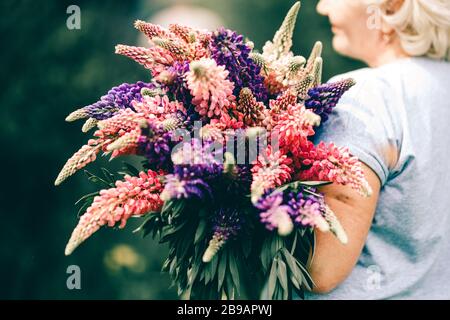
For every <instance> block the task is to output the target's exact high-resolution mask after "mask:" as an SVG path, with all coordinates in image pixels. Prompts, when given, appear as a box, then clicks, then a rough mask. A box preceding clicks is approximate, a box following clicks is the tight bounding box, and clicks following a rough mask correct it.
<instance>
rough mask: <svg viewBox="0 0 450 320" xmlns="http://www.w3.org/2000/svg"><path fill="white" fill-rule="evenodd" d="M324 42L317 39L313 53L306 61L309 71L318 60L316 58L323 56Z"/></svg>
mask: <svg viewBox="0 0 450 320" xmlns="http://www.w3.org/2000/svg"><path fill="white" fill-rule="evenodd" d="M322 48H323V45H322V42H320V41H317V42H316V43H315V44H314V46H313V48H312V50H311V54H310V55H309V58H308V62H307V63H306V70H307V72H311V71H312V69H313V68H314V62H315V61H316V58H319V57H322Z"/></svg>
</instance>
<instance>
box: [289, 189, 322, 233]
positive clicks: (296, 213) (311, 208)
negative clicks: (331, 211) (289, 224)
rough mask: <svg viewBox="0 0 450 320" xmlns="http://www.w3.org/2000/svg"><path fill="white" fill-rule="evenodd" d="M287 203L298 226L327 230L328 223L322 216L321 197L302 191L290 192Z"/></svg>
mask: <svg viewBox="0 0 450 320" xmlns="http://www.w3.org/2000/svg"><path fill="white" fill-rule="evenodd" d="M287 199H288V201H287V205H288V206H289V208H290V215H291V217H292V219H293V220H294V223H295V224H296V225H298V226H300V227H313V228H318V229H319V230H321V231H328V230H329V229H330V228H329V225H328V223H327V221H326V219H325V218H324V213H325V208H324V207H323V199H322V198H319V197H316V196H314V195H312V194H305V193H303V192H290V193H289V194H288V195H287Z"/></svg>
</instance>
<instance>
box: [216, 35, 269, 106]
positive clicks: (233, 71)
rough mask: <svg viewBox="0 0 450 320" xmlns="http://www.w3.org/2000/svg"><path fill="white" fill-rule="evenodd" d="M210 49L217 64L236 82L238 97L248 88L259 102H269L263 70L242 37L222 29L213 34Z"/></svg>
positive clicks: (235, 93)
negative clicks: (251, 57) (252, 57)
mask: <svg viewBox="0 0 450 320" xmlns="http://www.w3.org/2000/svg"><path fill="white" fill-rule="evenodd" d="M209 48H210V51H211V57H212V58H213V59H214V60H215V61H216V63H217V64H218V65H222V66H225V69H226V70H228V72H229V75H228V80H230V81H232V82H234V85H235V88H234V91H233V94H234V95H235V96H236V97H237V96H238V95H239V92H241V89H242V88H244V87H248V88H249V89H250V90H251V91H252V92H253V94H254V95H255V97H256V99H257V100H258V101H266V100H267V96H268V93H267V89H266V87H265V86H264V79H263V77H262V76H261V74H260V72H261V68H260V67H259V66H258V65H257V64H256V63H255V62H254V61H253V60H252V59H250V57H249V54H250V51H251V48H250V47H248V46H247V45H246V44H245V43H244V41H243V36H242V35H238V34H237V33H236V32H234V31H231V30H228V29H225V28H220V29H218V30H217V31H215V32H214V33H213V35H212V39H211V43H210V46H209Z"/></svg>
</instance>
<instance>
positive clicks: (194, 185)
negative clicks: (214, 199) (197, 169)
mask: <svg viewBox="0 0 450 320" xmlns="http://www.w3.org/2000/svg"><path fill="white" fill-rule="evenodd" d="M206 196H209V197H211V196H212V191H211V187H210V186H209V185H208V183H206V182H205V181H204V180H203V179H202V178H196V177H192V176H191V172H189V170H188V169H187V168H183V169H181V170H178V172H177V173H176V174H168V175H166V177H165V186H164V190H163V192H162V193H161V199H162V200H163V201H167V200H170V199H191V198H199V199H204V198H205V197H206Z"/></svg>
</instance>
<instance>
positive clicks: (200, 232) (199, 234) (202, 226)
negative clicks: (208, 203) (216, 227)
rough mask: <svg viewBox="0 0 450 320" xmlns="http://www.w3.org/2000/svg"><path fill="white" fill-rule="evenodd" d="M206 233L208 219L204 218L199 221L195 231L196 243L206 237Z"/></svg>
mask: <svg viewBox="0 0 450 320" xmlns="http://www.w3.org/2000/svg"><path fill="white" fill-rule="evenodd" d="M205 233H206V220H204V219H202V220H200V222H199V223H198V227H197V231H196V232H195V237H194V244H197V243H198V242H199V241H200V240H202V239H203V238H204V237H205Z"/></svg>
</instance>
